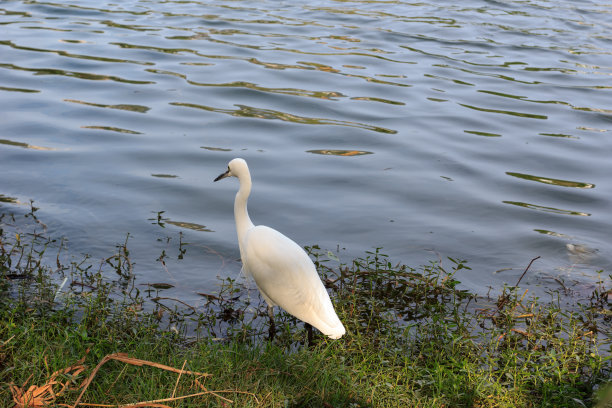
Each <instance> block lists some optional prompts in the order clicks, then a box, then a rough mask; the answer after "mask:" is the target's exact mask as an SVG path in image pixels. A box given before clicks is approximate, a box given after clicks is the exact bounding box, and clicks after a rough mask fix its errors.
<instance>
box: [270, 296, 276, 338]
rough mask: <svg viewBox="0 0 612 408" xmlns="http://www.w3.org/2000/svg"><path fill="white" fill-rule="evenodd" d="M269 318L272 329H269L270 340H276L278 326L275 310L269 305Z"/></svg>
mask: <svg viewBox="0 0 612 408" xmlns="http://www.w3.org/2000/svg"><path fill="white" fill-rule="evenodd" d="M268 317H269V318H270V328H269V329H268V339H269V340H270V341H272V340H274V335H275V334H276V325H275V324H274V308H273V307H272V306H270V305H268Z"/></svg>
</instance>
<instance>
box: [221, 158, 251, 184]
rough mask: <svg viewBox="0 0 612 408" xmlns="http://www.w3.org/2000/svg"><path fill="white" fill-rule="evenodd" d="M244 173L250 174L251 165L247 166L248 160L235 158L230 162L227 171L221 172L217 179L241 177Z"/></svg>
mask: <svg viewBox="0 0 612 408" xmlns="http://www.w3.org/2000/svg"><path fill="white" fill-rule="evenodd" d="M242 174H249V167H248V166H247V164H246V161H244V159H233V160H232V161H230V162H229V163H228V165H227V171H226V172H225V173H223V174H219V176H217V178H216V179H215V181H219V180H221V179H224V178H226V177H238V178H240V176H241V175H242Z"/></svg>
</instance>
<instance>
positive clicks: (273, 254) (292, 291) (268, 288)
mask: <svg viewBox="0 0 612 408" xmlns="http://www.w3.org/2000/svg"><path fill="white" fill-rule="evenodd" d="M245 255H246V259H245V261H244V263H245V264H246V265H247V269H248V272H249V274H250V275H251V276H253V279H254V280H255V283H257V287H258V288H259V289H260V291H261V292H262V294H263V295H264V298H269V300H271V301H272V302H273V303H274V304H276V305H279V306H280V307H282V308H283V309H285V310H286V311H287V312H289V313H290V314H292V315H294V316H296V317H297V318H299V319H301V320H303V321H305V322H308V323H310V324H312V325H313V326H315V327H317V328H318V329H319V330H321V331H322V332H323V333H325V334H328V335H329V332H332V331H333V329H334V328H337V327H338V326H339V327H342V323H340V320H339V319H338V317H337V316H336V312H335V311H334V308H333V305H332V303H331V300H330V299H329V295H328V294H327V291H326V290H325V287H324V286H323V283H322V282H321V279H320V278H319V275H318V273H317V271H316V268H315V267H314V265H313V263H312V261H311V260H310V258H309V257H308V255H307V254H306V252H305V251H304V250H303V249H302V248H301V247H300V246H299V245H298V244H296V243H295V242H293V241H292V240H290V239H289V238H287V237H286V236H284V235H283V234H281V233H280V232H278V231H276V230H273V229H271V228H268V227H265V226H257V227H254V228H252V229H251V230H249V232H248V233H247V236H246V237H245ZM266 300H268V299H266ZM342 330H344V328H343V327H342ZM336 331H337V330H336Z"/></svg>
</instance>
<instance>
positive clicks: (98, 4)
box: [0, 0, 612, 301]
mask: <svg viewBox="0 0 612 408" xmlns="http://www.w3.org/2000/svg"><path fill="white" fill-rule="evenodd" d="M0 107H1V110H0V115H1V117H2V119H1V123H2V126H1V130H0V211H3V212H17V213H19V212H22V213H23V212H27V208H28V207H29V204H28V203H29V200H34V202H35V205H36V206H37V207H40V210H39V212H38V213H37V214H38V216H39V218H40V219H41V220H42V221H43V222H44V223H45V224H47V226H48V231H49V233H50V234H51V235H53V236H64V237H66V238H67V239H68V241H67V247H68V249H69V252H70V253H72V254H85V253H87V254H90V255H91V256H92V257H93V258H94V259H103V258H105V257H107V256H109V254H110V253H111V251H112V250H114V248H115V245H117V244H120V243H122V242H124V241H125V238H126V234H127V233H129V234H130V238H129V245H128V246H129V248H130V250H131V252H130V257H131V260H132V261H133V262H135V271H136V273H137V274H138V281H140V282H169V283H172V284H174V285H176V287H175V288H174V289H172V291H170V292H169V293H170V295H173V296H175V297H179V298H182V299H186V300H188V301H190V300H195V299H197V298H198V296H197V295H196V293H197V292H206V291H212V290H214V287H215V282H216V276H217V275H219V276H232V277H236V276H237V275H238V273H239V270H240V263H239V262H238V261H237V259H238V258H239V251H238V246H237V243H236V233H235V229H234V219H233V205H232V204H233V198H234V194H235V192H236V190H237V188H238V184H237V181H236V180H235V179H231V180H223V181H222V182H219V183H213V182H212V180H213V179H214V178H215V176H217V175H218V174H220V173H222V172H224V171H225V169H226V166H227V162H228V161H229V160H230V159H232V158H234V157H243V158H245V159H246V160H247V161H248V163H249V165H250V167H251V174H252V176H253V181H254V187H253V192H252V194H251V199H250V201H249V210H250V213H251V218H252V219H253V221H254V222H255V224H265V225H269V226H272V227H274V228H276V229H278V230H280V231H281V232H283V233H285V234H286V235H288V236H290V237H292V238H293V239H294V240H296V241H297V242H298V243H299V244H301V245H313V244H318V245H319V246H321V247H322V248H323V249H325V250H331V251H333V252H336V251H337V250H339V252H337V253H336V254H337V255H338V256H339V257H340V259H341V260H343V261H345V262H350V260H351V259H352V258H353V257H355V256H360V255H363V254H364V251H366V250H372V249H373V248H374V247H379V246H380V247H383V248H384V249H383V252H385V253H387V254H389V255H390V256H391V258H392V259H393V260H394V261H397V262H404V263H406V264H408V265H412V266H415V267H416V266H418V265H420V264H423V263H427V262H428V261H429V260H434V259H438V257H441V258H442V259H446V257H449V256H450V257H454V258H460V259H466V260H468V261H469V265H470V266H471V267H472V270H471V271H462V272H461V273H460V275H459V276H458V279H459V280H461V281H462V282H463V283H464V284H465V285H467V286H468V287H470V288H472V289H473V290H477V291H479V292H481V293H485V292H486V291H487V290H488V289H489V287H493V288H495V289H498V288H499V287H501V285H503V283H504V282H509V283H515V282H516V280H517V278H518V277H519V276H520V275H521V273H522V272H523V270H524V268H525V267H526V266H527V264H528V263H529V261H530V260H531V259H532V258H534V257H536V256H541V258H540V259H539V260H538V261H536V262H535V263H534V265H533V266H532V269H530V271H531V272H530V273H529V274H528V276H527V277H526V278H525V282H526V283H527V282H529V283H532V284H534V283H535V284H538V285H543V286H546V285H550V286H551V287H554V286H556V285H557V283H555V280H554V279H564V280H566V282H571V283H573V284H575V286H576V287H580V285H585V287H588V285H590V284H591V283H592V282H593V281H594V279H596V278H597V271H598V270H602V269H603V270H604V275H607V274H608V273H610V271H611V270H612V268H611V267H612V216H611V215H610V213H611V210H612V181H611V176H612V7H611V6H610V4H607V5H606V4H603V3H596V2H589V1H543V0H542V1H507V2H497V1H464V2H463V1H462V2H458V3H455V2H418V3H410V2H404V1H339V0H338V1H332V0H321V1H309V2H300V1H257V0H250V1H238V0H233V1H198V0H194V1H156V0H149V1H144V0H143V1H119V2H105V1H87V0H84V1H56V2H52V1H49V2H47V1H23V0H21V1H19V0H14V1H3V2H2V3H0ZM181 240H182V242H184V243H187V244H186V245H184V246H182V247H181V246H180V241H181ZM181 248H182V249H186V250H187V252H186V253H185V256H184V257H183V259H182V260H179V259H178V258H179V255H180V249H181ZM162 251H164V254H165V256H166V258H165V259H166V267H164V265H162V264H161V263H160V262H159V261H158V259H159V257H160V254H162ZM445 265H447V266H450V263H449V262H448V261H446V262H445Z"/></svg>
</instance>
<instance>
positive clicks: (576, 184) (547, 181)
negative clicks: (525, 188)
mask: <svg viewBox="0 0 612 408" xmlns="http://www.w3.org/2000/svg"><path fill="white" fill-rule="evenodd" d="M506 174H507V175H509V176H512V177H517V178H521V179H524V180H530V181H537V182H539V183H545V184H554V185H555V186H562V187H574V188H595V184H590V183H581V182H578V181H568V180H558V179H553V178H548V177H538V176H532V175H530V174H521V173H512V172H509V171H507V172H506Z"/></svg>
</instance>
